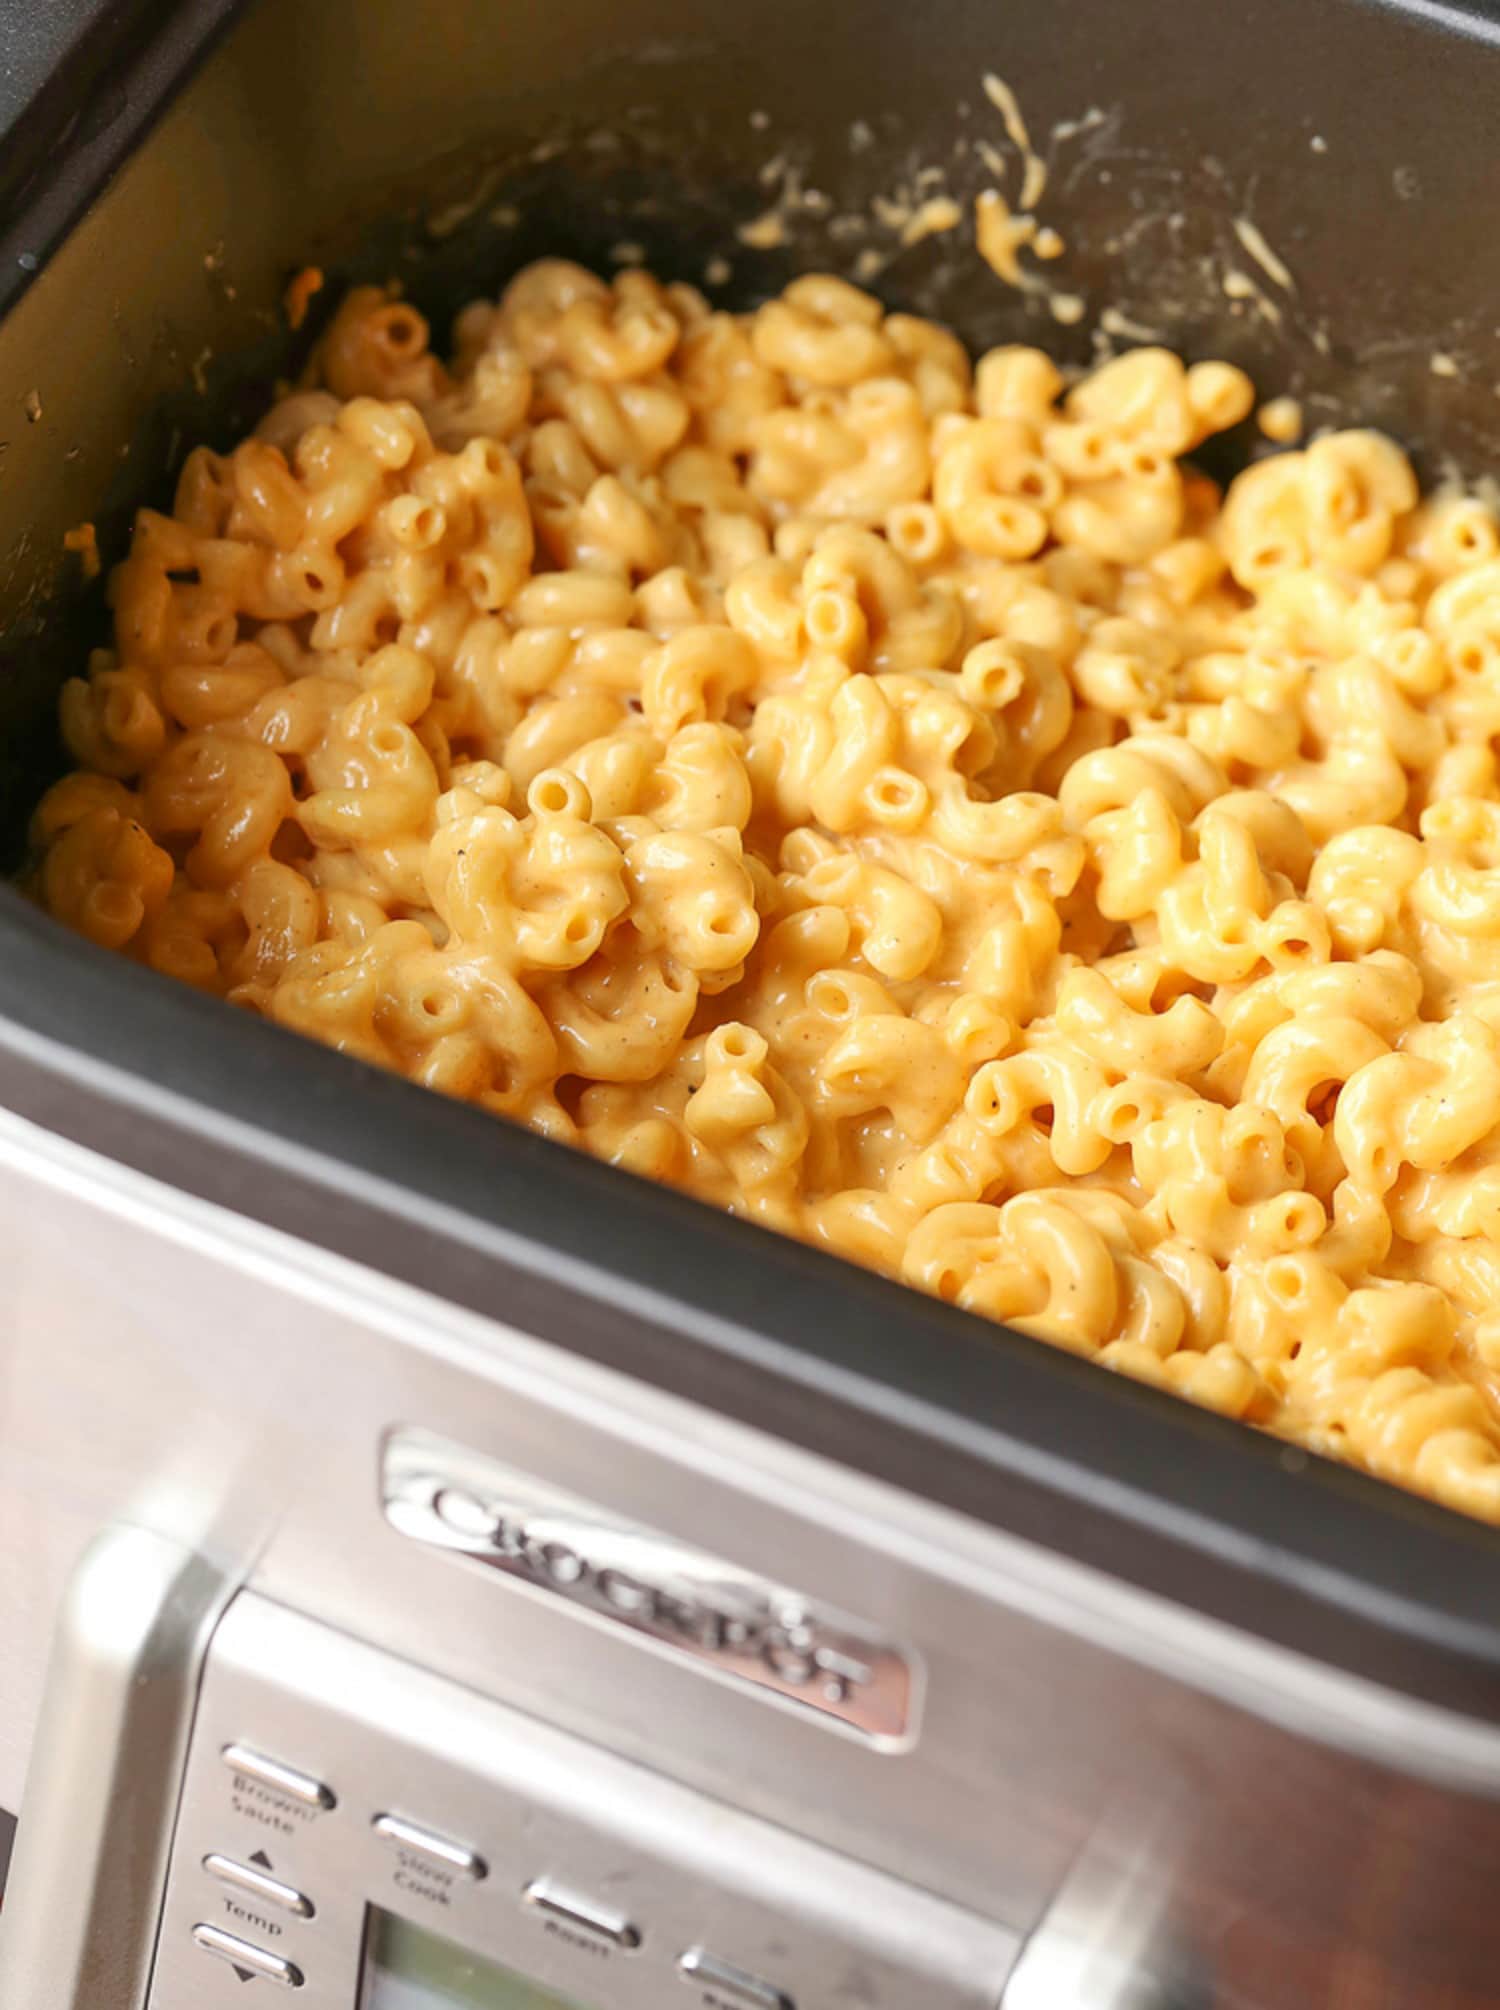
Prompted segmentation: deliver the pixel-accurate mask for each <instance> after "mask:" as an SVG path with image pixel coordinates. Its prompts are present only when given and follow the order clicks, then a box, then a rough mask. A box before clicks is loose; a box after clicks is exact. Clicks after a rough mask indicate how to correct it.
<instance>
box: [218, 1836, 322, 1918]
mask: <svg viewBox="0 0 1500 2010" xmlns="http://www.w3.org/2000/svg"><path fill="white" fill-rule="evenodd" d="M203 1868H204V1869H205V1870H206V1871H207V1872H208V1874H209V1876H210V1877H216V1878H217V1879H218V1880H219V1882H220V1884H227V1885H232V1886H233V1888H234V1889H235V1890H236V1891H242V1892H244V1894H245V1896H246V1897H247V1898H258V1899H260V1900H261V1901H262V1903H263V1904H266V1905H279V1906H280V1907H281V1909H282V1911H283V1912H295V1913H296V1915H297V1917H298V1918H299V1919H311V1918H312V1916H313V1911H314V1907H313V1902H312V1900H311V1899H310V1898H308V1897H306V1896H305V1894H304V1893H302V1892H300V1891H298V1890H297V1888H296V1886H295V1885H290V1884H283V1883H282V1881H281V1879H280V1878H279V1877H272V1875H271V1866H270V1862H269V1859H268V1860H267V1862H266V1867H265V1869H264V1870H261V1869H259V1868H258V1867H257V1866H256V1865H255V1864H254V1863H236V1862H235V1860H234V1858H233V1857H230V1856H219V1855H218V1854H217V1852H216V1853H215V1854H214V1855H212V1856H206V1857H205V1858H204V1859H203Z"/></svg>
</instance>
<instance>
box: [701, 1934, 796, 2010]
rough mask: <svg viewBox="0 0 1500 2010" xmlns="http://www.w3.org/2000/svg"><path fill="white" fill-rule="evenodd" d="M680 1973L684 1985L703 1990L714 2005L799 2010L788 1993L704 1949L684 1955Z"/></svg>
mask: <svg viewBox="0 0 1500 2010" xmlns="http://www.w3.org/2000/svg"><path fill="white" fill-rule="evenodd" d="M677 1973H678V1974H679V1975H680V1976H681V1977H682V1979H683V1981H684V1982H691V1983H693V1984H694V1986H695V1987H697V1988H698V1989H701V1990H702V1991H703V1992H704V1994H705V1995H706V1996H707V1997H708V1998H709V2000H710V2001H711V2002H723V2003H726V2004H729V2003H732V2004H733V2005H734V2006H735V2010H741V2006H743V2010H796V2005H795V2004H794V2003H793V2002H792V1999H791V1997H790V1996H788V1995H787V1994H786V1992H785V1991H784V1990H781V1989H777V1988H776V1987H774V1985H773V1984H771V1983H769V1982H762V1981H761V1980H760V1978H759V1976H756V1975H747V1974H746V1973H745V1971H744V1969H743V1968H733V1967H731V1966H730V1964H729V1963H728V1962H727V1961H720V1960H719V1958H718V1956H717V1955H714V1954H710V1953H709V1952H708V1950H707V1948H704V1947H694V1948H692V1949H691V1950H690V1951H689V1952H688V1953H686V1954H684V1955H683V1957H682V1959H681V1960H680V1961H679V1962H678V1964H677Z"/></svg>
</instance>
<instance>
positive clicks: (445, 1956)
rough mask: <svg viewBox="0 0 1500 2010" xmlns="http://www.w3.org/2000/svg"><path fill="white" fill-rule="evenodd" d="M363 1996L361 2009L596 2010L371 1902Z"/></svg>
mask: <svg viewBox="0 0 1500 2010" xmlns="http://www.w3.org/2000/svg"><path fill="white" fill-rule="evenodd" d="M359 2000H360V2010H596V2006H595V2005H594V2004H591V2003H580V2002H579V2001H578V2000H577V1998H576V1997H573V1996H559V1995H557V1994H556V1993H555V1992H554V1991H553V1990H551V1989H544V1988H542V1986H541V1984H540V1983H537V1982H528V1981H527V1979H526V1977H525V1976H524V1975H518V1974H517V1973H516V1972H515V1970H514V1969H511V1968H502V1967H501V1966H500V1965H499V1964H498V1962H494V1961H484V1960H481V1959H480V1957H479V1956H478V1955H475V1954H470V1952H469V1951H468V1949H467V1948H464V1947H460V1946H458V1945H457V1944H456V1942H454V1941H451V1940H444V1939H442V1938H441V1937H440V1936H439V1935H438V1934H436V1933H429V1932H428V1931H427V1930H426V1928H425V1927H421V1926H413V1925H412V1924H411V1923H410V1922H409V1921H408V1920H405V1919H397V1918H396V1916H395V1915H394V1913H389V1912H381V1911H380V1910H379V1909H378V1908H377V1907H373V1906H372V1907H371V1910H370V1929H369V1933H368V1935H367V1936H366V1942H365V1980H364V1989H363V1993H362V1994H361V1996H360V1999H359Z"/></svg>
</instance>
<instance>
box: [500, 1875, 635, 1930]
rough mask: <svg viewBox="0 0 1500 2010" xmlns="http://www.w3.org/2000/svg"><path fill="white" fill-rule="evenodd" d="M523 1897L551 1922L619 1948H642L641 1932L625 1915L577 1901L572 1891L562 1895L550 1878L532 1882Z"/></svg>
mask: <svg viewBox="0 0 1500 2010" xmlns="http://www.w3.org/2000/svg"><path fill="white" fill-rule="evenodd" d="M521 1896H522V1897H523V1898H524V1899H525V1901H526V1903H527V1904H528V1905H534V1906H535V1907H536V1909H537V1911H538V1912H541V1913H544V1914H545V1915H546V1916H547V1917H548V1918H549V1919H553V1920H557V1921H560V1922H561V1923H563V1924H565V1925H567V1926H574V1927H578V1928H579V1929H580V1930H581V1931H582V1932H584V1933H591V1934H593V1935H595V1936H596V1937H597V1938H599V1939H602V1940H612V1941H613V1942H614V1944H615V1946H616V1947H639V1946H640V1944H641V1930H640V1928H639V1927H638V1926H632V1925H631V1923H630V1921H629V1920H628V1919H627V1918H626V1917H625V1915H624V1914H623V1913H619V1912H612V1911H611V1910H610V1908H609V1907H608V1906H606V1905H595V1904H594V1902H593V1900H592V1899H588V1898H575V1897H574V1895H573V1893H572V1892H570V1891H560V1890H559V1889H558V1888H557V1886H556V1885H555V1884H553V1882H552V1881H551V1879H550V1878H545V1877H535V1878H533V1879H532V1880H531V1883H530V1884H528V1885H527V1887H526V1889H525V1891H524V1892H522V1894H521Z"/></svg>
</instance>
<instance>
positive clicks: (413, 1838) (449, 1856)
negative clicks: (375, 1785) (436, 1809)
mask: <svg viewBox="0 0 1500 2010" xmlns="http://www.w3.org/2000/svg"><path fill="white" fill-rule="evenodd" d="M370 1826H371V1827H372V1828H373V1829H374V1831H375V1833H376V1835H378V1836H379V1837H380V1839H381V1841H382V1842H388V1843H390V1844H391V1846H392V1848H394V1849H404V1850H410V1851H412V1853H413V1854H414V1855H416V1856H420V1857H425V1858H426V1859H427V1861H428V1862H429V1863H430V1864H433V1865H435V1866H436V1867H437V1868H438V1869H439V1870H446V1871H452V1872H454V1873H456V1874H457V1875H458V1876H459V1877H472V1878H481V1877H483V1876H485V1874H486V1868H487V1867H486V1864H485V1861H484V1858H483V1857H482V1856H480V1855H478V1853H477V1852H476V1851H474V1850H471V1849H469V1848H467V1847H466V1846H465V1845H464V1844H463V1843H456V1842H450V1841H449V1840H448V1838H447V1836H440V1835H434V1834H433V1832H432V1830H431V1829H424V1828H418V1826H417V1824H416V1823H415V1822H408V1821H404V1820H403V1819H402V1817H401V1816H400V1815H377V1816H376V1817H375V1819H374V1821H373V1822H372V1823H371V1824H370Z"/></svg>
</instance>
